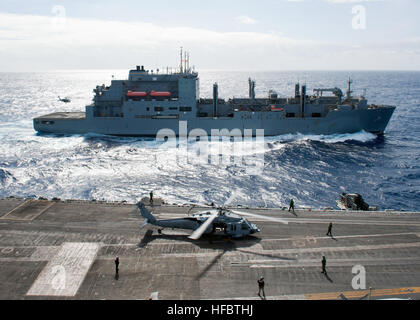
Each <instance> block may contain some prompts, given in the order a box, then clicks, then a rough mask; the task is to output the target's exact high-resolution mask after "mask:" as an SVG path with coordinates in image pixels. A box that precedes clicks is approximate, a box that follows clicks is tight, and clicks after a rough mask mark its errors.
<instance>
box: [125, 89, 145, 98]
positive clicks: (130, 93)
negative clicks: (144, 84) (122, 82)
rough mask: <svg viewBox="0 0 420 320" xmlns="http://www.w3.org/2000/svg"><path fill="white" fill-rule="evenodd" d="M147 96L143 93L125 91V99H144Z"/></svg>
mask: <svg viewBox="0 0 420 320" xmlns="http://www.w3.org/2000/svg"><path fill="white" fill-rule="evenodd" d="M145 96H147V92H144V91H130V90H128V91H127V97H145Z"/></svg>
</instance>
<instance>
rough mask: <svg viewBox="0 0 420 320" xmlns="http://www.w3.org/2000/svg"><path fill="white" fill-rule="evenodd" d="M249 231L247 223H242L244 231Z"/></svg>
mask: <svg viewBox="0 0 420 320" xmlns="http://www.w3.org/2000/svg"><path fill="white" fill-rule="evenodd" d="M247 229H248V226H247V225H246V223H245V222H242V230H247Z"/></svg>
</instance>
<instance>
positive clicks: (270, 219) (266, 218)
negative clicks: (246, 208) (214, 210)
mask: <svg viewBox="0 0 420 320" xmlns="http://www.w3.org/2000/svg"><path fill="white" fill-rule="evenodd" d="M231 211H232V212H233V213H236V214H239V215H241V216H249V217H253V218H261V219H264V220H269V221H274V222H280V223H284V224H289V221H287V220H284V219H280V218H273V217H268V216H262V215H259V214H255V213H249V212H243V211H236V210H231Z"/></svg>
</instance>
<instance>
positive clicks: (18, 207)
mask: <svg viewBox="0 0 420 320" xmlns="http://www.w3.org/2000/svg"><path fill="white" fill-rule="evenodd" d="M31 203H38V204H39V203H47V206H46V207H44V208H42V209H41V210H40V211H39V212H38V213H36V214H35V215H29V218H18V217H8V216H9V215H12V213H14V212H15V211H17V210H18V209H20V208H22V207H25V205H26V206H29V205H30V204H31ZM54 204H55V202H49V201H46V200H27V201H25V202H24V203H22V204H20V205H18V206H17V207H16V208H14V209H12V210H10V211H9V212H7V213H6V214H4V215H3V216H1V217H0V219H1V220H13V221H33V220H35V219H36V218H38V217H39V216H40V215H41V214H43V213H44V212H45V211H47V210H48V209H49V208H51V207H52V206H53V205H54Z"/></svg>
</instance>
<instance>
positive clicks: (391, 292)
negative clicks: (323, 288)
mask: <svg viewBox="0 0 420 320" xmlns="http://www.w3.org/2000/svg"><path fill="white" fill-rule="evenodd" d="M412 293H420V287H407V288H395V289H377V290H372V295H371V296H372V297H381V296H395V295H402V294H412ZM367 294H369V290H360V291H344V292H329V293H312V294H305V298H306V299H307V300H337V299H339V300H340V299H341V297H340V296H341V295H344V296H345V297H346V298H347V299H357V298H362V297H364V296H366V295H367Z"/></svg>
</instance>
